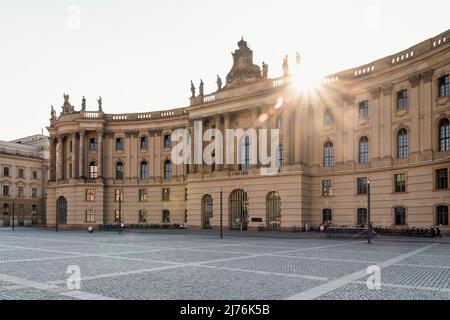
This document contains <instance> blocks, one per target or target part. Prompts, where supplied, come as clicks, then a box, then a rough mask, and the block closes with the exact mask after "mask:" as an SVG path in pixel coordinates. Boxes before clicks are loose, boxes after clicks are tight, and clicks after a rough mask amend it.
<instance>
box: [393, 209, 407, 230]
mask: <svg viewBox="0 0 450 320" xmlns="http://www.w3.org/2000/svg"><path fill="white" fill-rule="evenodd" d="M394 214H395V225H396V226H404V225H406V208H405V207H397V208H395V212H394Z"/></svg>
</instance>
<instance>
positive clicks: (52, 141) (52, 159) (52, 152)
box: [49, 136, 57, 181]
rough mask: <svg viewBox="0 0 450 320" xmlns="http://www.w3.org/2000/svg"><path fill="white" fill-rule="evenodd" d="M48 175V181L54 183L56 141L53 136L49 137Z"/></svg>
mask: <svg viewBox="0 0 450 320" xmlns="http://www.w3.org/2000/svg"><path fill="white" fill-rule="evenodd" d="M49 140H50V166H49V168H50V173H49V180H50V181H55V179H56V144H57V140H56V138H55V137H54V136H50V138H49Z"/></svg>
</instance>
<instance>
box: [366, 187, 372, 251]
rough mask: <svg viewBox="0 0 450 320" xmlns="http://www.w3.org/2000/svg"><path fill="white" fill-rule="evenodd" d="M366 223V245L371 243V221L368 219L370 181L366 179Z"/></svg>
mask: <svg viewBox="0 0 450 320" xmlns="http://www.w3.org/2000/svg"><path fill="white" fill-rule="evenodd" d="M367 221H368V225H367V229H368V232H369V234H368V236H367V240H368V243H369V244H371V243H372V221H371V218H370V180H369V179H367Z"/></svg>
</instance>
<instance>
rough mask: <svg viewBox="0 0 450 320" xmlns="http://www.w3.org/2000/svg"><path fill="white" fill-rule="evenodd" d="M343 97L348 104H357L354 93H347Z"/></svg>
mask: <svg viewBox="0 0 450 320" xmlns="http://www.w3.org/2000/svg"><path fill="white" fill-rule="evenodd" d="M343 99H344V102H345V103H346V104H350V105H353V104H355V97H354V96H352V95H349V94H346V95H344V96H343Z"/></svg>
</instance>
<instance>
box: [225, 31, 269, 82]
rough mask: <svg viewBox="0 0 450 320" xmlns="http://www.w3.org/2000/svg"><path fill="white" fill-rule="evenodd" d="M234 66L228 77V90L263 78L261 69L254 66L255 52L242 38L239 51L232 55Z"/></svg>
mask: <svg viewBox="0 0 450 320" xmlns="http://www.w3.org/2000/svg"><path fill="white" fill-rule="evenodd" d="M231 55H232V56H233V66H232V68H231V70H230V72H229V73H228V75H227V84H226V87H227V88H232V87H237V86H240V85H244V84H246V83H249V82H253V81H256V80H259V79H261V78H262V75H261V68H260V67H259V66H257V65H255V64H253V51H252V50H251V49H250V48H249V47H248V45H247V41H245V40H244V38H241V41H239V42H238V49H237V50H235V51H234V52H232V53H231Z"/></svg>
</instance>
